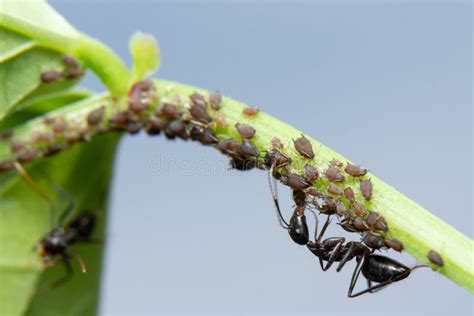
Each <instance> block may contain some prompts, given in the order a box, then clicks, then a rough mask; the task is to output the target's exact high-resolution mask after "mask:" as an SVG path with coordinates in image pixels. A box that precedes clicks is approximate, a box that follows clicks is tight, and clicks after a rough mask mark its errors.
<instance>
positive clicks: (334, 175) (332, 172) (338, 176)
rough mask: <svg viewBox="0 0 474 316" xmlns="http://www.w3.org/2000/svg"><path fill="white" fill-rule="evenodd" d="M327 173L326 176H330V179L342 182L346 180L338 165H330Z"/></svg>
mask: <svg viewBox="0 0 474 316" xmlns="http://www.w3.org/2000/svg"><path fill="white" fill-rule="evenodd" d="M325 174H326V178H328V180H330V181H334V182H342V181H344V180H345V178H344V176H343V175H342V173H341V171H340V170H339V169H338V168H337V167H334V166H329V168H328V169H327V170H326V172H325Z"/></svg>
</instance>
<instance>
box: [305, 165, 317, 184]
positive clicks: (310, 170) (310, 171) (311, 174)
mask: <svg viewBox="0 0 474 316" xmlns="http://www.w3.org/2000/svg"><path fill="white" fill-rule="evenodd" d="M304 172H305V174H306V179H307V180H308V181H309V182H313V181H316V180H317V179H318V178H319V172H318V169H316V168H315V167H314V166H311V165H306V166H304Z"/></svg>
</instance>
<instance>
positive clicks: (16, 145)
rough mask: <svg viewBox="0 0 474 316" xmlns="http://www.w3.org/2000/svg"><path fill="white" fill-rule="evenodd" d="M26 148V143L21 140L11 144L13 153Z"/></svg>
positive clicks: (13, 141)
mask: <svg viewBox="0 0 474 316" xmlns="http://www.w3.org/2000/svg"><path fill="white" fill-rule="evenodd" d="M24 147H25V142H24V141H22V140H19V139H13V140H12V142H11V144H10V149H11V151H12V152H14V153H17V152H19V151H20V150H22V149H23V148H24Z"/></svg>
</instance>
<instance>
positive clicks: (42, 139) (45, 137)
mask: <svg viewBox="0 0 474 316" xmlns="http://www.w3.org/2000/svg"><path fill="white" fill-rule="evenodd" d="M53 139H54V136H53V135H52V134H49V133H35V134H33V136H32V140H33V142H35V143H48V142H51V141H53Z"/></svg>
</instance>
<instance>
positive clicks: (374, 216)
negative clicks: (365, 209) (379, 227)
mask: <svg viewBox="0 0 474 316" xmlns="http://www.w3.org/2000/svg"><path fill="white" fill-rule="evenodd" d="M379 217H380V214H378V213H376V212H369V215H367V225H369V226H370V227H374V225H375V223H377V221H378V220H379Z"/></svg>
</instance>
